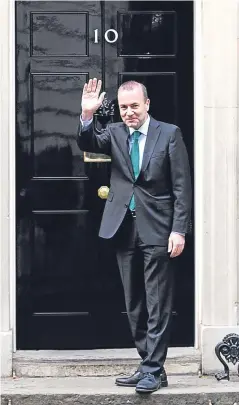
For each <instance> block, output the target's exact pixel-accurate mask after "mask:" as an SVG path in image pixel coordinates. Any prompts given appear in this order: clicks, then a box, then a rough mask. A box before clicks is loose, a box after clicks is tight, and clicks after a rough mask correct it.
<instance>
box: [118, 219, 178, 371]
mask: <svg viewBox="0 0 239 405" xmlns="http://www.w3.org/2000/svg"><path fill="white" fill-rule="evenodd" d="M139 220H140V218H139ZM114 246H115V249H116V257H117V262H118V266H119V271H120V275H121V280H122V283H123V289H124V296H125V304H126V310H127V314H128V319H129V324H130V328H131V332H132V336H133V339H134V342H135V346H136V348H137V350H138V353H139V355H140V357H141V358H142V361H141V363H140V366H139V369H138V370H139V371H141V372H143V373H147V372H149V373H152V374H154V375H158V374H160V371H161V369H162V367H163V365H164V362H165V359H166V355H167V349H168V344H169V330H170V321H171V316H172V306H173V266H172V260H173V259H171V258H170V253H168V251H167V250H168V246H158V245H153V246H152V245H146V244H144V243H143V242H142V240H141V239H140V236H139V233H138V229H137V219H136V218H133V217H132V215H131V213H130V212H128V213H127V214H126V216H125V218H124V220H123V223H122V224H121V226H120V228H119V230H118V231H117V233H116V235H115V236H114Z"/></svg>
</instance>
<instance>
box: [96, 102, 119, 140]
mask: <svg viewBox="0 0 239 405" xmlns="http://www.w3.org/2000/svg"><path fill="white" fill-rule="evenodd" d="M114 113H115V104H114V101H110V100H108V99H107V97H106V96H105V98H104V100H103V103H102V104H101V106H100V107H99V108H98V110H97V111H96V112H95V114H94V119H93V122H94V129H95V131H96V132H97V134H100V133H101V132H102V131H103V130H104V128H105V127H106V125H107V124H109V123H111V122H113V121H114ZM99 126H100V128H99Z"/></svg>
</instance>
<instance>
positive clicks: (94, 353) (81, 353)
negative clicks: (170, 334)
mask: <svg viewBox="0 0 239 405" xmlns="http://www.w3.org/2000/svg"><path fill="white" fill-rule="evenodd" d="M139 362H140V359H139V356H138V353H137V351H136V350H135V349H97V350H19V351H17V352H16V353H14V355H13V374H14V375H16V376H18V377H78V376H82V377H84V376H87V377H93V376H111V375H112V376H114V375H119V374H125V373H126V374H127V373H131V372H134V371H135V369H136V368H137V366H138V364H139ZM200 367H201V365H200V352H199V351H198V350H196V349H195V348H193V347H182V348H169V351H168V356H167V360H166V364H165V368H166V370H167V373H168V374H169V375H176V374H191V375H192V374H198V373H199V370H200ZM220 369H221V367H220V364H219V370H220Z"/></svg>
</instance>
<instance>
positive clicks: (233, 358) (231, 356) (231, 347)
mask: <svg viewBox="0 0 239 405" xmlns="http://www.w3.org/2000/svg"><path fill="white" fill-rule="evenodd" d="M215 353H216V355H217V358H218V359H219V361H220V362H221V363H222V365H223V366H224V372H221V373H217V374H215V377H216V379H217V380H218V381H220V380H228V381H229V379H230V375H229V367H228V365H227V363H226V361H227V362H228V363H232V364H233V365H235V364H236V363H237V362H238V361H239V335H237V334H236V333H230V334H229V335H226V336H225V337H224V338H223V339H222V342H220V343H218V344H217V345H216V347H215ZM222 356H223V357H224V358H223V357H222ZM224 359H225V360H226V361H225V360H224ZM238 375H239V366H238Z"/></svg>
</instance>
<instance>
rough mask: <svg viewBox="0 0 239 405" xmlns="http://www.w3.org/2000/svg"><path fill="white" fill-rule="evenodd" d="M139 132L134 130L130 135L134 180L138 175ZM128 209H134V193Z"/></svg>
mask: <svg viewBox="0 0 239 405" xmlns="http://www.w3.org/2000/svg"><path fill="white" fill-rule="evenodd" d="M140 135H141V134H140V132H139V131H134V132H133V134H132V136H133V144H132V148H131V152H130V157H131V162H132V166H133V170H134V178H135V180H136V179H137V177H138V175H139V137H140ZM129 209H130V210H131V211H132V210H134V209H135V200H134V195H132V198H131V200H130V203H129Z"/></svg>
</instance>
